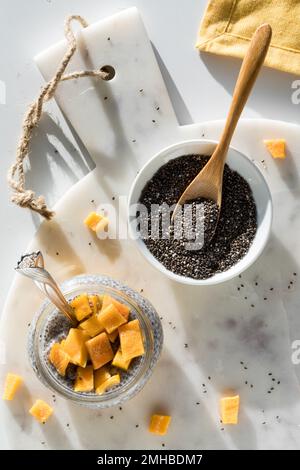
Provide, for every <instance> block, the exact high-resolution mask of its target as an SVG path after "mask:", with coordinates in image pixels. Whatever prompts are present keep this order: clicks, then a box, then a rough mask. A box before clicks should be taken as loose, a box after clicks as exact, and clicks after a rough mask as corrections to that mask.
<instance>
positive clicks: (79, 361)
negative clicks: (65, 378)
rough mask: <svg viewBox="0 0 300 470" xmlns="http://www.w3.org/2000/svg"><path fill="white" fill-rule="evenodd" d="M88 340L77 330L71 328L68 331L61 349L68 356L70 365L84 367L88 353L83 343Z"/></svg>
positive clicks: (87, 336) (85, 335) (82, 332)
mask: <svg viewBox="0 0 300 470" xmlns="http://www.w3.org/2000/svg"><path fill="white" fill-rule="evenodd" d="M88 339H89V335H88V334H87V333H86V332H85V331H83V330H81V329H79V328H71V329H70V330H69V333H68V336H67V337H66V339H65V343H64V346H63V349H64V351H65V352H66V353H67V354H68V355H69V357H70V362H72V364H76V365H77V366H81V367H85V366H86V363H87V360H88V353H87V349H86V345H85V343H86V341H87V340H88Z"/></svg>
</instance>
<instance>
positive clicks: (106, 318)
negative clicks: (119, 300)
mask: <svg viewBox="0 0 300 470" xmlns="http://www.w3.org/2000/svg"><path fill="white" fill-rule="evenodd" d="M98 320H99V321H100V323H101V324H102V325H103V326H104V328H105V329H106V331H107V333H112V332H113V331H114V330H116V329H117V328H119V326H121V325H123V324H124V323H126V320H125V318H124V317H123V315H122V314H121V313H120V312H119V310H118V309H117V307H115V306H114V305H113V304H110V305H108V307H106V308H104V309H103V308H102V309H101V312H100V313H99V315H98Z"/></svg>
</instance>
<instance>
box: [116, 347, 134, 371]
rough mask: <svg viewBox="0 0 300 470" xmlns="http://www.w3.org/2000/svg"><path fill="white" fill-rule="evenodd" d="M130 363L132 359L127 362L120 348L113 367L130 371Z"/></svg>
mask: <svg viewBox="0 0 300 470" xmlns="http://www.w3.org/2000/svg"><path fill="white" fill-rule="evenodd" d="M130 363H131V359H128V360H127V361H125V360H124V358H123V356H122V351H121V348H119V349H118V351H117V353H116V355H115V357H114V359H113V361H112V365H113V366H115V367H119V369H123V370H128V367H129V365H130Z"/></svg>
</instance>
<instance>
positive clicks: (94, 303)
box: [89, 295, 100, 315]
mask: <svg viewBox="0 0 300 470" xmlns="http://www.w3.org/2000/svg"><path fill="white" fill-rule="evenodd" d="M89 303H90V306H91V307H92V311H93V314H94V315H97V313H98V312H99V310H100V299H99V296H98V295H89Z"/></svg>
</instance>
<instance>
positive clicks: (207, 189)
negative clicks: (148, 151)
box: [173, 24, 272, 218]
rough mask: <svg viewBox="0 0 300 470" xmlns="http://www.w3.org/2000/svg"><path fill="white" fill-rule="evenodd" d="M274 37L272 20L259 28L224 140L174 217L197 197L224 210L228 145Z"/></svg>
mask: <svg viewBox="0 0 300 470" xmlns="http://www.w3.org/2000/svg"><path fill="white" fill-rule="evenodd" d="M271 37H272V28H271V26H270V25H269V24H263V25H262V26H260V27H259V28H258V29H257V30H256V31H255V33H254V35H253V37H252V40H251V42H250V45H249V48H248V50H247V53H246V55H245V57H244V60H243V63H242V66H241V70H240V73H239V76H238V80H237V83H236V86H235V90H234V93H233V98H232V103H231V107H230V110H229V113H228V116H227V119H226V124H225V128H224V130H223V133H222V136H221V139H220V142H219V143H218V145H217V147H216V149H215V151H214V153H213V154H212V156H211V157H210V159H209V161H208V162H207V164H206V165H205V167H204V168H203V169H202V170H201V171H200V172H199V173H198V175H197V176H196V177H195V179H194V180H193V181H192V182H191V183H190V185H189V186H188V187H187V188H186V190H185V191H184V192H183V194H182V195H181V197H180V199H179V200H178V202H177V205H176V207H175V210H174V212H173V218H174V216H175V213H176V211H177V210H178V208H179V206H181V205H183V204H185V203H186V202H187V201H191V200H193V199H197V198H205V199H210V200H213V201H214V202H216V203H217V205H218V208H219V212H220V208H221V203H222V183H223V172H224V165H225V160H226V157H227V153H228V148H229V145H230V142H231V139H232V136H233V133H234V131H235V128H236V125H237V123H238V120H239V118H240V115H241V113H242V111H243V109H244V106H245V104H246V102H247V99H248V97H249V95H250V92H251V90H252V88H253V85H254V83H255V81H256V78H257V76H258V73H259V71H260V69H261V67H262V65H263V63H264V60H265V57H266V54H267V51H268V48H269V45H270V42H271Z"/></svg>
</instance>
